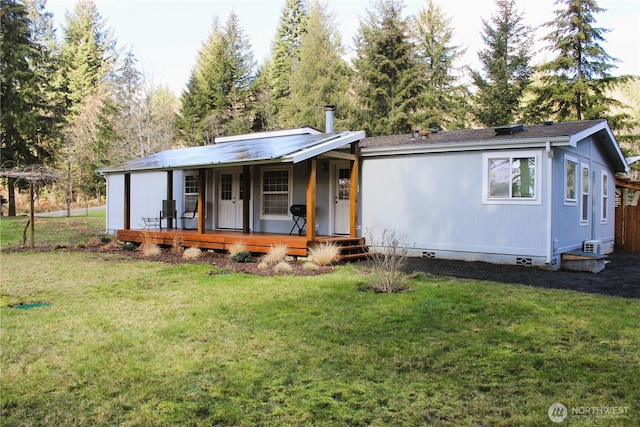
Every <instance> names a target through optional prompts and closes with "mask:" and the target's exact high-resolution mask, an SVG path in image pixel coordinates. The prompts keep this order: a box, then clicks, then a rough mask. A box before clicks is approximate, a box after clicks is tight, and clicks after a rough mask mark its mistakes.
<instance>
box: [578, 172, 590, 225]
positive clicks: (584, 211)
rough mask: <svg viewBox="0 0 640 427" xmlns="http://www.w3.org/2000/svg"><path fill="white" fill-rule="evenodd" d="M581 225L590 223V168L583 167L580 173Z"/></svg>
mask: <svg viewBox="0 0 640 427" xmlns="http://www.w3.org/2000/svg"><path fill="white" fill-rule="evenodd" d="M580 180H581V185H580V224H581V225H586V224H588V223H589V166H588V165H586V164H584V163H583V164H582V165H581V173H580Z"/></svg>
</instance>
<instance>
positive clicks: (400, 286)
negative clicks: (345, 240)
mask: <svg viewBox="0 0 640 427" xmlns="http://www.w3.org/2000/svg"><path fill="white" fill-rule="evenodd" d="M366 240H367V242H369V243H368V244H369V248H370V253H369V260H370V265H371V270H370V271H369V272H368V274H366V278H367V282H368V283H367V286H366V289H369V290H372V291H374V292H380V293H395V292H401V291H404V290H406V289H407V288H408V286H407V276H406V274H405V272H404V269H405V267H406V266H407V254H408V250H407V237H406V236H405V235H402V234H398V233H397V232H396V231H395V230H388V229H385V230H384V231H383V232H382V235H381V236H380V238H377V237H376V236H375V234H374V232H373V230H371V229H369V230H367V233H366Z"/></svg>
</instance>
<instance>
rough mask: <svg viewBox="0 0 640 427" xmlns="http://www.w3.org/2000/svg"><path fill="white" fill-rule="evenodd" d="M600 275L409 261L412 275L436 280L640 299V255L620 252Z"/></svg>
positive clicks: (483, 263) (431, 260) (486, 265)
mask: <svg viewBox="0 0 640 427" xmlns="http://www.w3.org/2000/svg"><path fill="white" fill-rule="evenodd" d="M607 260H608V261H609V263H607V265H606V267H605V269H604V270H603V271H601V272H600V273H595V274H594V273H588V272H581V271H571V270H563V269H560V270H559V271H548V270H543V269H541V268H539V267H523V266H518V265H504V264H491V263H487V262H465V261H452V260H445V259H426V258H409V263H408V267H407V270H408V271H420V272H424V273H427V274H431V275H435V276H451V277H458V278H465V279H475V280H491V281H494V282H502V283H519V284H523V285H529V286H535V287H539V288H549V289H569V290H574V291H578V292H585V293H592V294H601V295H610V296H619V297H624V298H640V254H634V253H627V252H616V253H613V254H610V255H609V256H608V257H607Z"/></svg>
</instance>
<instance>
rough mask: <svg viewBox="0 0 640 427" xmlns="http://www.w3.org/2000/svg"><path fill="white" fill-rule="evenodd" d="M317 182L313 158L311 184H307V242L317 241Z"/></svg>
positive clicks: (315, 164) (310, 166) (310, 173)
mask: <svg viewBox="0 0 640 427" xmlns="http://www.w3.org/2000/svg"><path fill="white" fill-rule="evenodd" d="M316 181H317V161H316V158H315V157H314V158H312V159H311V162H310V165H309V182H308V183H307V240H308V241H309V242H313V241H314V240H316Z"/></svg>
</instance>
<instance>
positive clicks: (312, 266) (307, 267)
mask: <svg viewBox="0 0 640 427" xmlns="http://www.w3.org/2000/svg"><path fill="white" fill-rule="evenodd" d="M302 268H303V269H304V270H306V271H317V270H320V267H319V266H318V264H316V263H313V262H311V261H307V262H305V263H304V264H303V265H302Z"/></svg>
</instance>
